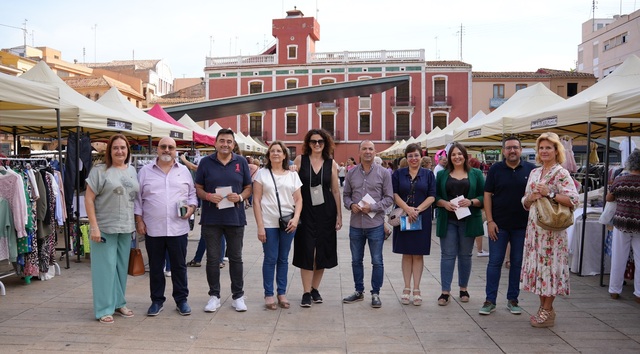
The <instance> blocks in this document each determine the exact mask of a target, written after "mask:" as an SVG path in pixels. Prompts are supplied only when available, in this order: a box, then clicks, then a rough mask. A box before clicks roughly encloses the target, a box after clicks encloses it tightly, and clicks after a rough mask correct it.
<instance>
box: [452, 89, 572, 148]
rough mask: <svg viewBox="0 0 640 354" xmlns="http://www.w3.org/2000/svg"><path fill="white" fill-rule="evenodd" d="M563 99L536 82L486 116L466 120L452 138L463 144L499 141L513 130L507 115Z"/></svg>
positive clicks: (529, 110) (552, 103)
mask: <svg viewBox="0 0 640 354" xmlns="http://www.w3.org/2000/svg"><path fill="white" fill-rule="evenodd" d="M563 101H564V99H563V98H562V97H560V96H558V95H557V94H555V93H554V92H552V91H551V90H549V89H548V88H547V87H546V86H544V85H543V84H542V83H537V84H535V85H533V86H530V87H527V88H525V89H522V90H518V91H517V92H516V93H515V94H513V96H511V97H510V98H509V99H508V100H507V101H506V102H505V103H503V104H502V105H501V106H500V107H498V108H496V109H495V110H494V111H493V112H491V113H489V114H487V115H486V117H484V118H482V119H477V120H473V121H469V122H467V124H465V125H464V126H462V127H460V128H459V129H457V130H456V131H455V132H454V135H453V140H455V141H458V142H463V143H465V145H467V144H466V143H470V144H473V143H476V142H493V143H495V142H500V141H502V135H503V134H506V133H512V132H513V128H512V127H511V120H507V119H508V117H515V116H519V115H522V114H526V113H529V112H533V111H535V110H537V109H540V108H541V107H550V106H552V105H554V104H556V103H559V102H563Z"/></svg>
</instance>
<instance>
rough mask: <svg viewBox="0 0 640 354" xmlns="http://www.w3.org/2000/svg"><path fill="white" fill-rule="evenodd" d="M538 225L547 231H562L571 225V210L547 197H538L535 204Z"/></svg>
mask: <svg viewBox="0 0 640 354" xmlns="http://www.w3.org/2000/svg"><path fill="white" fill-rule="evenodd" d="M536 208H537V212H538V226H540V227H541V228H543V229H545V230H549V231H562V230H565V229H566V228H568V227H569V226H571V225H573V212H572V211H571V208H569V207H567V206H564V205H562V204H560V203H558V202H556V201H555V200H551V199H549V198H540V199H538V201H537V204H536Z"/></svg>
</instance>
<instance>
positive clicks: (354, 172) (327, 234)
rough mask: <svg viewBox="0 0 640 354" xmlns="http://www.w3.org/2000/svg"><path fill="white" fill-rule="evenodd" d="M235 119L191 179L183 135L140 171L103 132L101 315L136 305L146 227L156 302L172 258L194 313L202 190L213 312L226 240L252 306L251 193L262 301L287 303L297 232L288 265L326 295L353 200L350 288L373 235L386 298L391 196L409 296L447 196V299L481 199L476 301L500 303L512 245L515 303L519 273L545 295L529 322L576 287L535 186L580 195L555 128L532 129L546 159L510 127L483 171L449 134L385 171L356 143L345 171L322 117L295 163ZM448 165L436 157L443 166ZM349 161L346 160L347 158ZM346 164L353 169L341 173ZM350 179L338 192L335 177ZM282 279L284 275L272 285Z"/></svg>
mask: <svg viewBox="0 0 640 354" xmlns="http://www.w3.org/2000/svg"><path fill="white" fill-rule="evenodd" d="M234 147H235V139H234V133H233V131H231V130H230V129H221V130H220V131H219V132H218V134H217V137H216V151H215V152H214V153H212V154H210V155H208V156H206V157H204V158H202V159H201V160H200V163H199V165H198V167H197V171H196V176H195V183H194V181H193V179H192V178H191V174H190V173H189V171H188V169H187V168H186V167H185V166H184V165H182V164H179V163H178V162H177V159H176V143H175V141H174V140H173V139H171V138H164V139H162V140H161V141H160V143H159V145H158V157H157V159H156V161H155V162H154V163H151V164H149V165H146V166H145V167H143V169H142V170H141V171H140V172H139V173H138V174H136V172H135V169H134V168H133V167H132V166H130V165H129V161H130V147H129V144H128V142H127V139H126V138H125V137H124V136H122V135H120V134H117V135H114V136H113V137H112V138H111V139H110V140H109V143H108V145H107V154H106V157H105V164H104V165H102V166H97V167H95V168H94V169H93V170H92V171H91V174H90V176H89V178H88V179H87V182H88V187H87V193H86V205H87V214H88V217H89V222H90V227H91V240H92V244H91V246H92V267H91V268H92V278H93V290H94V311H95V316H96V319H98V320H99V321H100V322H102V323H112V322H113V315H114V314H115V315H120V316H123V317H131V316H133V312H132V311H131V310H130V309H128V308H127V307H126V301H125V297H124V294H125V289H126V278H127V269H126V268H127V262H128V254H129V248H130V242H131V233H132V232H133V231H134V230H135V231H137V233H138V234H140V235H145V239H146V242H145V244H146V249H147V253H148V255H149V272H150V292H151V302H152V304H151V306H150V307H149V309H148V311H147V315H150V316H155V315H157V314H159V313H160V311H162V309H163V304H164V302H165V300H166V299H165V297H164V288H165V277H164V276H163V264H164V259H165V254H166V253H167V252H168V256H169V259H170V261H171V262H170V263H171V271H172V277H171V280H172V282H173V294H172V295H173V298H174V300H175V302H176V309H177V311H178V312H179V313H180V314H181V315H189V314H190V313H191V308H190V306H189V305H188V303H187V297H188V293H189V291H188V286H187V275H186V273H187V272H186V263H185V259H186V246H187V234H188V231H189V224H188V220H189V217H190V216H191V215H192V214H193V213H194V212H195V210H196V207H197V204H198V198H199V199H200V200H201V201H202V205H201V207H202V214H201V221H200V223H201V229H202V230H201V231H202V237H203V238H204V240H205V243H206V252H207V263H206V274H207V282H208V284H209V296H210V298H209V300H208V302H207V304H206V305H205V306H204V310H205V311H206V312H215V311H216V310H217V309H218V308H219V307H220V294H221V289H220V267H219V255H220V253H221V242H222V239H223V237H224V239H226V243H227V252H226V254H227V257H228V259H229V274H230V278H231V293H232V306H233V307H234V308H235V309H236V311H246V310H247V306H246V304H245V302H244V290H243V288H244V283H243V262H242V247H243V240H244V229H245V226H246V224H247V220H246V214H245V203H244V201H245V200H246V199H248V198H249V197H251V196H252V195H253V207H254V215H255V219H256V225H257V239H258V240H259V241H260V242H261V243H262V245H263V251H264V260H263V269H262V273H263V287H264V301H265V308H267V309H270V310H275V309H277V308H278V307H281V308H289V306H290V302H289V300H288V299H287V296H286V289H287V272H288V259H289V253H290V250H291V246H292V244H293V265H294V266H296V267H298V268H299V269H300V274H301V281H302V285H303V295H302V299H301V301H300V306H302V307H311V306H312V304H314V303H315V304H318V303H322V302H323V299H322V296H321V295H320V291H319V288H320V286H321V282H322V278H323V274H324V270H325V269H330V268H333V267H335V266H336V265H337V264H338V257H337V231H339V230H340V229H341V228H342V207H344V208H345V209H347V210H349V211H351V216H350V225H349V240H350V250H351V256H352V263H351V264H352V271H353V279H354V285H355V291H354V293H353V294H351V295H349V296H347V297H345V298H344V299H343V302H344V303H353V302H356V301H361V300H363V299H364V291H365V284H364V266H363V259H364V249H365V245H366V244H367V243H368V244H369V251H370V254H371V262H372V275H371V290H370V292H371V306H372V307H374V308H379V307H381V306H382V301H381V299H380V289H381V287H382V285H383V277H384V262H383V257H382V253H383V252H382V251H383V244H384V240H385V226H384V224H385V215H386V214H387V212H388V210H389V209H390V208H391V207H392V206H393V205H395V206H396V208H400V209H402V214H403V216H402V218H403V220H402V222H401V223H400V225H399V226H395V227H394V228H393V236H392V237H393V238H392V244H393V252H394V253H397V254H401V255H402V274H403V280H404V289H403V292H402V294H401V297H400V302H401V303H402V304H405V305H409V304H413V305H415V306H419V305H421V304H422V294H421V289H420V283H421V277H422V272H423V269H424V259H423V257H424V256H425V255H429V254H430V252H431V227H432V219H433V215H434V210H433V209H434V207H438V212H437V217H436V236H437V237H438V238H439V240H440V248H441V274H440V276H441V284H442V285H441V295H440V297H439V298H438V300H437V302H438V305H441V306H446V305H447V304H448V303H449V302H450V298H451V286H452V284H451V283H452V281H453V274H454V268H455V264H456V260H457V263H458V286H459V290H460V292H459V298H460V301H462V302H468V301H469V299H470V297H471V295H470V294H469V292H468V288H467V287H468V282H469V278H470V273H471V263H472V253H473V245H474V240H475V238H476V237H479V236H482V235H483V234H484V229H483V216H482V212H481V211H482V209H484V210H485V211H486V221H487V229H488V233H489V235H488V236H489V239H490V241H489V249H490V256H489V264H488V267H487V286H486V301H485V303H484V305H483V307H482V308H481V310H480V314H483V315H488V314H490V313H492V312H493V311H495V309H496V300H497V291H498V284H499V280H500V273H501V265H502V263H503V261H504V258H505V253H506V247H507V245H508V244H510V245H511V252H510V262H511V267H510V269H509V287H508V292H507V308H508V309H509V310H510V311H511V313H514V314H520V313H521V312H522V311H521V309H520V307H519V306H518V296H519V289H520V284H521V285H522V288H523V289H525V290H528V291H532V292H534V293H535V294H537V295H539V297H540V308H539V309H538V311H537V313H536V314H535V315H533V316H531V318H530V322H531V325H532V326H534V327H548V326H552V325H553V321H554V319H555V311H554V309H553V301H554V299H555V296H557V295H567V294H568V293H569V269H568V247H567V235H566V231H548V230H545V229H542V228H541V227H540V226H539V225H538V224H537V221H536V220H537V218H536V213H537V211H536V200H538V199H540V198H550V199H553V200H555V201H556V202H558V203H560V204H563V205H566V206H568V207H571V208H574V207H575V206H576V205H577V203H578V195H577V191H576V189H575V186H574V184H573V181H572V179H571V176H570V175H569V173H568V172H567V171H566V170H565V169H564V168H562V167H561V166H560V164H561V163H562V162H563V159H564V156H565V154H564V151H563V147H562V144H561V143H560V140H559V138H558V136H557V135H556V134H554V133H543V134H542V135H541V136H540V137H539V138H538V140H537V142H536V148H537V152H538V154H537V157H536V160H537V162H538V163H539V164H540V165H541V167H538V168H535V166H534V165H533V164H530V163H528V162H524V161H522V160H521V159H520V155H521V152H522V146H521V144H520V141H519V140H518V139H517V138H515V137H510V138H507V139H506V140H505V141H504V142H503V146H502V148H503V149H502V150H503V155H504V160H503V161H502V162H499V163H496V164H494V165H493V166H492V167H491V169H490V170H489V173H488V175H487V178H486V180H485V178H484V175H483V173H482V171H480V170H478V169H476V168H472V167H470V165H469V156H468V153H467V150H466V149H465V147H464V146H463V145H461V144H459V143H453V144H452V145H451V147H450V148H449V149H448V151H447V152H446V154H441V156H436V163H437V164H438V165H437V167H436V168H437V169H438V170H439V171H438V172H437V173H435V174H434V172H432V171H431V170H430V169H428V168H424V167H421V163H422V157H423V156H422V149H421V147H420V146H419V145H417V144H410V145H408V146H407V148H406V149H405V153H404V155H405V158H406V160H407V167H404V168H399V169H397V170H395V171H394V172H393V173H390V172H389V171H388V170H387V169H386V168H384V167H382V166H381V165H378V164H376V163H375V162H374V159H375V155H376V150H375V145H374V143H373V142H371V141H363V142H362V143H360V146H359V158H360V163H359V164H350V165H352V166H353V167H351V168H350V169H349V170H348V171H345V172H344V177H343V176H342V174H343V173H342V172H341V169H340V167H339V166H338V164H337V163H335V162H334V160H333V159H332V154H333V148H334V143H333V140H332V138H331V136H330V135H329V134H328V133H327V132H326V131H324V130H321V129H313V130H310V131H309V132H308V133H307V134H306V136H305V138H304V146H303V153H302V155H300V156H297V157H296V158H295V160H294V161H293V165H292V166H290V164H289V152H288V149H287V147H286V146H285V145H284V143H282V142H279V141H274V142H272V143H271V144H270V146H269V148H268V150H267V156H266V165H265V167H264V168H263V169H261V170H259V171H258V172H257V173H255V175H254V178H253V179H252V171H251V170H250V168H249V166H248V164H247V161H246V160H245V159H244V158H243V157H242V156H240V155H238V154H235V153H234V152H233V149H234ZM354 162H355V161H354ZM438 167H440V168H438ZM345 170H346V168H345ZM342 178H344V180H342ZM341 184H344V189H343V192H342V198H341V195H340V185H341ZM274 280H275V285H276V287H275V289H274Z"/></svg>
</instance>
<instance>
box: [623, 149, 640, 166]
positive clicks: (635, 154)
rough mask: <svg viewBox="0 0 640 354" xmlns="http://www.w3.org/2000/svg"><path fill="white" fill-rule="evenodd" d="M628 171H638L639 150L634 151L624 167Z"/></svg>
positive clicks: (639, 164) (639, 162) (639, 161)
mask: <svg viewBox="0 0 640 354" xmlns="http://www.w3.org/2000/svg"><path fill="white" fill-rule="evenodd" d="M624 167H625V168H626V169H627V170H628V171H640V150H638V149H634V150H633V152H632V153H631V154H629V157H628V158H627V162H626V163H625V166H624Z"/></svg>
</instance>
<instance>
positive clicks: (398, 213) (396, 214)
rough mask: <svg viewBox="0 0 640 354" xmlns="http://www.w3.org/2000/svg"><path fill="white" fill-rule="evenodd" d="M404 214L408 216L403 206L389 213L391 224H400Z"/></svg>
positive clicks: (394, 225) (395, 225)
mask: <svg viewBox="0 0 640 354" xmlns="http://www.w3.org/2000/svg"><path fill="white" fill-rule="evenodd" d="M403 216H407V213H405V212H404V210H403V209H402V208H395V209H393V210H392V211H391V213H389V221H388V222H389V225H391V226H393V227H397V226H400V219H402V217H403Z"/></svg>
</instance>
